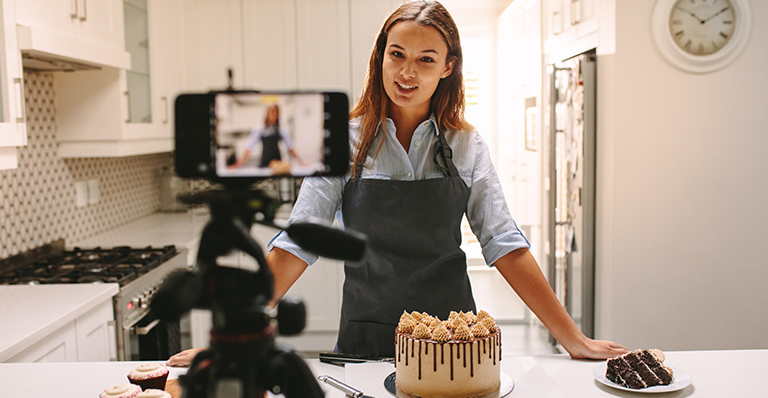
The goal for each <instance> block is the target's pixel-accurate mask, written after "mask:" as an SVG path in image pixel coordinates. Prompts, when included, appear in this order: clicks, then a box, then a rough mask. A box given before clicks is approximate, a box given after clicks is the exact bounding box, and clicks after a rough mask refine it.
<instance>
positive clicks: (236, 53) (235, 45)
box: [181, 0, 292, 91]
mask: <svg viewBox="0 0 768 398" xmlns="http://www.w3.org/2000/svg"><path fill="white" fill-rule="evenodd" d="M291 2H292V1H287V2H286V1H277V2H268V3H269V4H272V3H275V4H273V6H274V7H279V5H280V4H283V3H291ZM247 3H254V4H256V5H257V6H258V4H261V3H266V2H263V1H255V0H254V1H252V0H249V1H248V2H247ZM183 13H184V18H183V19H184V21H185V24H184V40H183V42H182V43H181V45H182V46H183V48H184V62H183V64H184V65H183V66H184V75H185V76H186V81H185V86H186V88H187V89H189V90H193V91H208V90H223V89H225V88H227V85H228V83H229V82H228V81H227V69H229V68H232V70H233V74H234V75H233V78H234V81H233V82H234V85H235V87H236V88H243V84H244V79H243V78H244V76H245V73H246V71H245V69H244V67H243V54H244V53H245V52H246V51H245V50H244V48H243V28H242V26H243V21H244V20H251V19H253V18H254V16H253V15H247V16H243V15H242V7H241V2H240V0H185V6H184V10H183ZM261 17H262V18H264V20H268V21H276V20H277V18H275V17H274V16H273V15H262V16H261ZM276 37H278V35H277V34H276V33H269V39H266V40H265V39H264V38H263V37H262V38H261V40H262V41H273V40H275V38H276ZM268 62H269V64H268V63H267V61H262V64H263V65H265V66H266V65H271V64H272V65H275V67H279V65H278V62H279V61H275V60H270V61H268ZM267 67H268V66H267Z"/></svg>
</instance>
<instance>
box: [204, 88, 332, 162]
mask: <svg viewBox="0 0 768 398" xmlns="http://www.w3.org/2000/svg"><path fill="white" fill-rule="evenodd" d="M213 117H214V119H215V120H212V123H211V126H212V127H213V128H214V131H213V134H214V137H215V145H216V146H215V154H214V156H215V161H214V163H215V173H216V175H217V176H219V177H265V176H273V175H292V176H309V175H313V174H316V173H321V172H323V171H324V170H325V167H326V166H325V164H324V163H325V162H324V159H323V156H324V153H325V151H324V148H323V147H324V138H325V127H324V123H325V117H326V116H325V111H324V97H323V94H322V93H282V94H265V93H252V92H241V93H218V94H216V96H215V99H214V105H213Z"/></svg>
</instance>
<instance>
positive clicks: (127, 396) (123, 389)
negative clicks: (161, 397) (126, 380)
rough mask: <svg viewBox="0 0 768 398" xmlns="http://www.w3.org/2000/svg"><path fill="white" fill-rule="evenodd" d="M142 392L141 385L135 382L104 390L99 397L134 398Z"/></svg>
mask: <svg viewBox="0 0 768 398" xmlns="http://www.w3.org/2000/svg"><path fill="white" fill-rule="evenodd" d="M140 392H141V387H139V386H137V385H133V384H119V385H116V386H112V387H109V388H107V389H106V390H104V391H103V392H102V393H101V394H99V398H134V397H136V396H138V395H139V393H140Z"/></svg>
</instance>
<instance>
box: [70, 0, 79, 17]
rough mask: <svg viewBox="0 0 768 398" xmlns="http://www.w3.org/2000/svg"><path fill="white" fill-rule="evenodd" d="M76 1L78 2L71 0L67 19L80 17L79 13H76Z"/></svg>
mask: <svg viewBox="0 0 768 398" xmlns="http://www.w3.org/2000/svg"><path fill="white" fill-rule="evenodd" d="M78 1H79V0H72V3H71V6H70V8H69V9H70V10H71V12H70V13H69V17H70V18H72V19H75V18H77V17H78V16H79V15H80V13H79V12H78V8H77V2H78Z"/></svg>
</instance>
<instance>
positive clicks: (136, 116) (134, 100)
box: [123, 0, 152, 123]
mask: <svg viewBox="0 0 768 398" xmlns="http://www.w3.org/2000/svg"><path fill="white" fill-rule="evenodd" d="M123 12H124V18H125V49H126V51H128V52H129V53H130V54H131V69H130V70H128V71H126V77H127V88H128V91H126V96H127V97H128V98H127V100H128V116H127V119H126V122H128V123H152V97H151V87H150V81H149V34H148V29H147V23H148V20H147V0H123Z"/></svg>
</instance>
